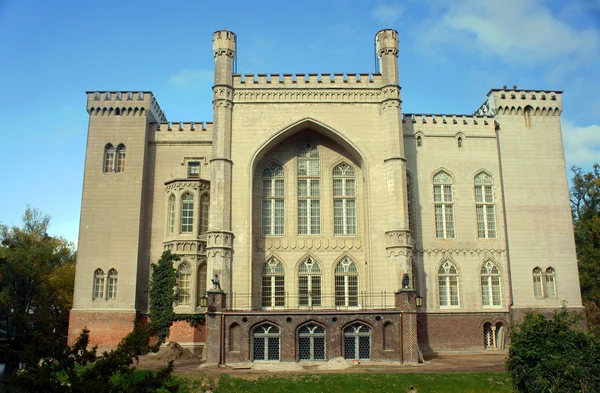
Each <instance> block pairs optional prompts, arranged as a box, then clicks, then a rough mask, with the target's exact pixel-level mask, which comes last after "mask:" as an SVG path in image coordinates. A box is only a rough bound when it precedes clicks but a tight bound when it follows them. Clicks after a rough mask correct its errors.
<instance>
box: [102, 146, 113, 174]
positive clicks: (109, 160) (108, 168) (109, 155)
mask: <svg viewBox="0 0 600 393" xmlns="http://www.w3.org/2000/svg"><path fill="white" fill-rule="evenodd" d="M114 167H115V148H114V147H113V145H111V144H110V143H108V144H107V145H106V146H105V147H104V165H103V171H104V172H105V173H106V172H112V171H114Z"/></svg>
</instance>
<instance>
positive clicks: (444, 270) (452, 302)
mask: <svg viewBox="0 0 600 393" xmlns="http://www.w3.org/2000/svg"><path fill="white" fill-rule="evenodd" d="M438 284H439V291H440V293H439V300H440V307H448V308H450V307H458V271H457V270H456V267H455V266H454V265H453V264H452V262H450V261H446V262H444V263H442V264H441V266H440V268H439V269H438Z"/></svg>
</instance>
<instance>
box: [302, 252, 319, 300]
mask: <svg viewBox="0 0 600 393" xmlns="http://www.w3.org/2000/svg"><path fill="white" fill-rule="evenodd" d="M298 302H299V305H300V306H308V307H314V306H317V307H318V306H321V266H320V265H319V263H318V262H317V261H315V260H313V259H312V258H310V257H309V258H307V259H306V260H305V261H304V262H302V264H301V265H300V268H299V269H298Z"/></svg>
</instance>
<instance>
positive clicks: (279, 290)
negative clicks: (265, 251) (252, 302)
mask: <svg viewBox="0 0 600 393" xmlns="http://www.w3.org/2000/svg"><path fill="white" fill-rule="evenodd" d="M261 298H262V306H263V307H265V308H271V307H284V306H285V270H284V269H283V265H282V264H281V262H279V261H278V260H277V259H276V258H271V259H269V260H268V261H267V262H265V264H264V266H263V270H262V295H261Z"/></svg>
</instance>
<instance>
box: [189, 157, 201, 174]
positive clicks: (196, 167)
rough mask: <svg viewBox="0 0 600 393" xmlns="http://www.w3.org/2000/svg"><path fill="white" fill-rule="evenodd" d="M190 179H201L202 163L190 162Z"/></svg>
mask: <svg viewBox="0 0 600 393" xmlns="http://www.w3.org/2000/svg"><path fill="white" fill-rule="evenodd" d="M188 177H190V178H199V177H200V163H199V162H198V161H190V162H188Z"/></svg>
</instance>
